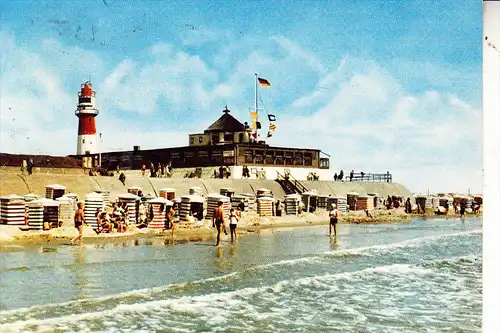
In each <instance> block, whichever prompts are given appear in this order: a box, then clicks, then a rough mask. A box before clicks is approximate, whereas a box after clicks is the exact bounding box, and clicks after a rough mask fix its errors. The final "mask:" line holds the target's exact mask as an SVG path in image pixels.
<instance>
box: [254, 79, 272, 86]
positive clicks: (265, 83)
mask: <svg viewBox="0 0 500 333" xmlns="http://www.w3.org/2000/svg"><path fill="white" fill-rule="evenodd" d="M257 81H259V84H260V85H261V86H263V87H270V86H271V83H269V81H267V80H266V79H263V78H261V77H258V78H257Z"/></svg>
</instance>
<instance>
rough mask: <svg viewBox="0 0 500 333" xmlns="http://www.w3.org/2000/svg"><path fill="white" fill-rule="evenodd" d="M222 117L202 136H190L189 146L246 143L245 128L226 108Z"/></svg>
mask: <svg viewBox="0 0 500 333" xmlns="http://www.w3.org/2000/svg"><path fill="white" fill-rule="evenodd" d="M222 113H223V115H222V116H220V118H219V119H217V120H216V121H215V122H214V123H212V124H211V125H210V126H208V128H207V129H206V130H205V131H204V132H203V134H201V133H199V134H190V135H189V145H190V146H209V145H219V144H231V143H247V142H249V136H248V132H247V127H248V126H245V125H244V124H242V123H240V122H239V121H238V120H237V119H236V118H234V117H233V116H232V115H231V114H230V113H231V110H229V109H228V108H227V105H226V107H225V108H224V110H222Z"/></svg>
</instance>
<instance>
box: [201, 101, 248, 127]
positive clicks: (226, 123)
mask: <svg viewBox="0 0 500 333" xmlns="http://www.w3.org/2000/svg"><path fill="white" fill-rule="evenodd" d="M222 112H224V114H223V115H222V116H221V117H220V118H219V119H217V120H216V121H215V122H214V123H213V124H212V125H210V126H209V127H208V128H207V129H206V130H205V133H207V132H208V133H210V132H244V131H245V125H243V124H242V123H240V122H239V121H238V120H237V119H236V118H234V117H233V116H231V115H230V114H229V112H231V111H229V110H228V109H227V106H226V109H224V110H223V111H222Z"/></svg>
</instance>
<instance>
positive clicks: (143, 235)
mask: <svg viewBox="0 0 500 333" xmlns="http://www.w3.org/2000/svg"><path fill="white" fill-rule="evenodd" d="M371 214H372V217H367V216H366V214H365V213H364V212H360V211H357V212H349V213H346V214H344V215H342V216H341V217H340V219H339V225H342V224H386V223H397V222H405V223H408V222H411V221H412V220H413V219H414V218H424V219H426V218H427V219H448V218H459V216H455V215H448V216H439V215H431V216H429V215H427V216H423V215H422V214H406V213H404V211H403V210H401V209H393V210H389V211H385V210H380V211H377V210H376V211H373V212H372V213H371ZM248 215H249V216H246V217H243V218H242V220H241V222H240V224H239V225H238V237H243V236H246V235H251V234H261V233H266V232H267V231H268V230H271V229H273V230H274V229H289V228H304V227H318V226H327V225H328V224H329V220H328V216H327V215H326V213H325V212H322V213H320V214H314V213H305V214H303V215H302V216H293V215H289V216H287V215H285V216H282V217H267V216H264V217H259V216H257V215H251V214H248ZM210 224H211V223H210V222H208V221H205V225H204V226H201V227H196V228H191V227H183V228H179V227H178V229H176V231H175V234H174V237H173V238H172V236H171V230H165V231H159V230H150V229H147V228H144V229H137V228H135V226H132V228H131V230H129V231H127V232H124V233H116V232H115V233H111V234H96V233H95V232H94V231H93V230H92V229H91V228H90V227H86V228H85V229H84V237H83V242H84V244H86V245H89V244H96V245H99V244H106V243H111V242H113V243H114V242H123V241H130V240H134V239H163V240H164V244H165V245H175V244H183V243H187V242H205V241H213V240H215V237H216V231H215V229H214V228H212V227H211V226H210ZM76 235H77V231H76V229H75V228H74V227H73V226H63V227H61V228H55V229H51V230H46V231H21V230H20V229H19V228H17V227H15V226H6V225H2V226H0V251H5V250H8V249H9V248H11V247H13V246H21V247H22V246H23V245H44V244H54V245H73V244H71V239H72V238H74V237H75V236H76ZM225 237H229V236H225ZM73 246H78V244H74V245H73Z"/></svg>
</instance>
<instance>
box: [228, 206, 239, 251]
mask: <svg viewBox="0 0 500 333" xmlns="http://www.w3.org/2000/svg"><path fill="white" fill-rule="evenodd" d="M238 221H239V218H238V216H237V215H236V214H235V212H234V209H232V208H231V211H230V212H229V230H230V232H231V243H232V242H234V241H235V240H236V226H237V225H238ZM233 236H234V237H233Z"/></svg>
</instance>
